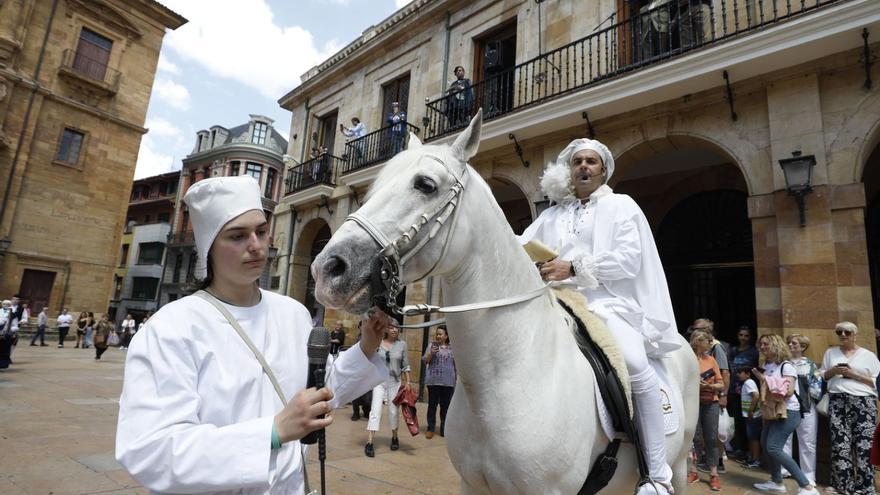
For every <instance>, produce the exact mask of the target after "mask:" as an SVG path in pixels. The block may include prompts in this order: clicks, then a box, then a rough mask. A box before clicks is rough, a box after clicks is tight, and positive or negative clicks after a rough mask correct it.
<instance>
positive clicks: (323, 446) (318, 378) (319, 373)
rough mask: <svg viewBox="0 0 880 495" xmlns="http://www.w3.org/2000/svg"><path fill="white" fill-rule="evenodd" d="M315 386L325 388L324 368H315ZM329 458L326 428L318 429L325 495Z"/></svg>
mask: <svg viewBox="0 0 880 495" xmlns="http://www.w3.org/2000/svg"><path fill="white" fill-rule="evenodd" d="M315 388H316V389H318V390H320V389H322V388H324V368H319V369H316V370H315ZM322 417H323V416H322ZM326 459H327V436H326V432H325V431H324V428H321V429H320V430H318V464H319V465H320V467H321V495H325V494H326V493H327V492H326V486H325V476H324V461H325V460H326Z"/></svg>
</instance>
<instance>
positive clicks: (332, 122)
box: [319, 110, 384, 155]
mask: <svg viewBox="0 0 880 495" xmlns="http://www.w3.org/2000/svg"><path fill="white" fill-rule="evenodd" d="M383 118H384V117H383ZM338 121H339V112H338V111H336V110H334V111H333V112H331V113H329V114H327V115H324V116H323V117H321V118H320V121H319V125H320V127H319V129H320V130H321V136H320V141H319V142H320V143H321V146H323V147H325V148H327V153H330V154H331V155H332V154H333V147H334V146H335V145H336V133H338V132H339V130H338V127H339V125H338V124H337V122H338Z"/></svg>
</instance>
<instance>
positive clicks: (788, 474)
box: [782, 468, 791, 478]
mask: <svg viewBox="0 0 880 495" xmlns="http://www.w3.org/2000/svg"><path fill="white" fill-rule="evenodd" d="M782 477H783V478H791V473H789V472H788V469H785V468H782Z"/></svg>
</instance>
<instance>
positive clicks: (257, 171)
mask: <svg viewBox="0 0 880 495" xmlns="http://www.w3.org/2000/svg"><path fill="white" fill-rule="evenodd" d="M245 173H246V174H248V175H250V176H251V177H253V178H254V179H257V182H260V176H261V175H263V166H262V165H260V164H259V163H251V162H247V167H246V168H245Z"/></svg>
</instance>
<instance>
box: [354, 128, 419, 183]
mask: <svg viewBox="0 0 880 495" xmlns="http://www.w3.org/2000/svg"><path fill="white" fill-rule="evenodd" d="M420 130H421V129H419V128H418V127H416V126H414V125H412V124H410V123H409V122H406V123H404V124H397V125H396V126H394V125H391V126H387V127H383V128H381V129H379V130H377V131H373V132H371V133H369V134H366V135H364V136H362V137H359V138H357V139H352V140H351V141H349V142H347V143H345V156H346V158H347V161H346V162H345V163H344V164H343V165H342V170H341V171H340V173H342V174H347V173H349V172H353V171H355V170H360V169H362V168H366V167H369V166H370V165H374V164H376V163H379V162H383V161H385V160H389V159H391V157H393V156H394V155H396V154H397V153H399V152H400V151H401V150H403V149H406V143H407V139H408V138H409V133H410V132H414V133H416V134H418V133H419V131H420Z"/></svg>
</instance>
